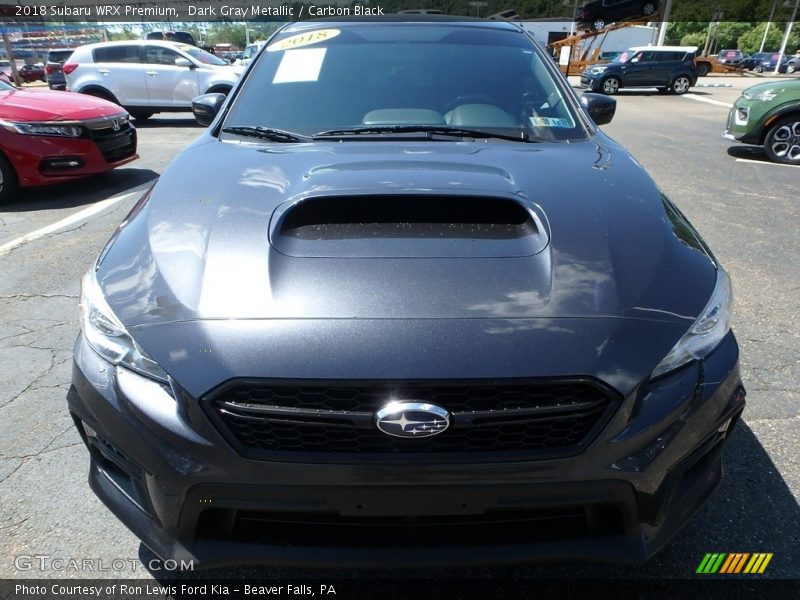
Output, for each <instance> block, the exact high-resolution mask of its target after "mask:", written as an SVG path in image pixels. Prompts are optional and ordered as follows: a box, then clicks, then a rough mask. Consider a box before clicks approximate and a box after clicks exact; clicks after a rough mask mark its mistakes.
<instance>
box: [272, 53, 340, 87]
mask: <svg viewBox="0 0 800 600" xmlns="http://www.w3.org/2000/svg"><path fill="white" fill-rule="evenodd" d="M326 52H327V48H308V49H305V50H287V51H286V54H284V55H283V57H282V58H281V64H279V65H278V70H277V72H276V73H275V78H274V79H273V80H272V83H297V82H300V81H316V80H317V79H319V71H320V69H321V68H322V62H323V61H324V60H325V53H326Z"/></svg>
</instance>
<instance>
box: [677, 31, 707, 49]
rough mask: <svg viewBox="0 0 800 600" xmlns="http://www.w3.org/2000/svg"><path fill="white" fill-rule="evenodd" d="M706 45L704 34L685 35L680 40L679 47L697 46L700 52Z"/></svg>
mask: <svg viewBox="0 0 800 600" xmlns="http://www.w3.org/2000/svg"><path fill="white" fill-rule="evenodd" d="M705 43H706V34H705V33H687V34H686V35H685V36H683V37H682V38H681V39H680V45H681V46H697V47H698V48H699V49H700V50H702V49H703V46H704V45H705Z"/></svg>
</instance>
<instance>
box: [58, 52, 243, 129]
mask: <svg viewBox="0 0 800 600" xmlns="http://www.w3.org/2000/svg"><path fill="white" fill-rule="evenodd" d="M242 71H243V69H242V68H241V67H238V68H237V67H234V66H231V65H229V64H228V63H227V62H225V61H224V60H222V59H220V58H217V57H216V56H214V55H213V54H209V53H208V52H206V51H204V50H201V49H200V48H197V47H195V46H189V45H187V44H180V43H176V42H166V41H156V40H131V41H125V42H105V43H101V44H88V45H86V46H81V47H79V48H77V49H76V50H75V52H73V53H72V56H71V57H70V58H69V60H68V61H67V63H66V64H65V65H64V75H65V76H66V78H67V89H68V90H70V91H73V92H80V93H81V94H88V95H90V96H97V97H100V98H105V99H106V100H110V101H112V102H115V103H117V104H119V105H120V106H123V107H124V108H125V109H126V110H127V111H128V112H129V113H130V114H131V116H132V117H134V118H135V119H148V118H150V117H151V116H153V114H154V113H157V112H181V111H190V110H192V99H193V98H195V97H197V96H199V95H201V94H207V93H212V92H217V93H222V94H227V93H228V92H230V90H231V88H232V87H233V86H234V85H236V82H237V81H238V80H239V75H241V73H242Z"/></svg>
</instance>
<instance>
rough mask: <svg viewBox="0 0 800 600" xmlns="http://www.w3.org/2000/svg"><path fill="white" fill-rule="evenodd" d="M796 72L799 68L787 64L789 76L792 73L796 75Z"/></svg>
mask: <svg viewBox="0 0 800 600" xmlns="http://www.w3.org/2000/svg"><path fill="white" fill-rule="evenodd" d="M796 70H797V67H795V66H794V65H793V64H792V63H787V64H786V72H787V73H788V74H792V73H794V72H795V71H796Z"/></svg>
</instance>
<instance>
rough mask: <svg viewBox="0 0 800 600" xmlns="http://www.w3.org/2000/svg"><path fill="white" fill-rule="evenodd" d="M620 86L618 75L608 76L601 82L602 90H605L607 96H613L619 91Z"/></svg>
mask: <svg viewBox="0 0 800 600" xmlns="http://www.w3.org/2000/svg"><path fill="white" fill-rule="evenodd" d="M619 88H620V81H619V78H618V77H614V76H613V75H612V76H611V77H606V78H605V79H603V81H602V82H601V83H600V91H601V92H603V93H604V94H605V95H606V96H613V95H614V94H616V93H617V92H618V91H619Z"/></svg>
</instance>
